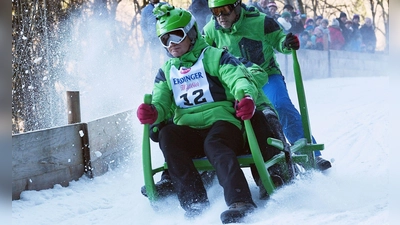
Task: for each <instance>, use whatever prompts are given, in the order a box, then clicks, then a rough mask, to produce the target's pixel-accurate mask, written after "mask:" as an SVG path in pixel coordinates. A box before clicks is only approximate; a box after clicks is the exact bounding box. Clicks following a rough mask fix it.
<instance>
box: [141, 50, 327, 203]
mask: <svg viewBox="0 0 400 225" xmlns="http://www.w3.org/2000/svg"><path fill="white" fill-rule="evenodd" d="M292 56H293V69H294V76H295V84H296V90H297V97H298V101H299V108H300V114H301V118H302V124H303V130H304V136H305V138H302V139H299V140H298V141H296V142H295V143H294V144H293V145H292V146H290V157H291V160H290V161H291V163H300V164H301V165H302V166H303V167H304V168H305V169H306V170H309V169H313V168H316V164H315V154H314V151H321V150H323V149H324V144H315V143H312V133H311V129H310V121H309V116H308V109H307V103H306V97H305V91H304V85H303V79H302V76H301V72H300V65H299V63H298V60H297V55H296V51H295V50H292ZM151 98H152V96H151V95H150V94H146V95H145V97H144V103H145V104H151ZM244 126H245V132H246V136H247V139H248V140H247V141H248V143H249V147H250V152H251V154H248V155H241V156H238V157H237V159H238V162H239V164H240V167H241V168H246V167H250V165H255V166H256V169H257V171H258V173H259V175H260V178H261V181H262V185H263V186H264V187H265V189H266V191H267V193H268V195H269V196H271V195H272V193H273V192H274V191H275V190H276V188H277V187H276V186H275V185H274V183H273V181H272V179H271V176H270V174H269V172H268V168H270V167H271V166H273V165H276V164H285V163H286V164H287V163H288V160H287V157H285V152H283V143H282V142H281V141H280V140H278V139H275V138H271V137H270V138H268V139H267V143H268V144H269V145H271V146H274V147H276V148H278V149H279V150H281V153H279V154H277V155H275V156H274V157H272V158H271V159H270V160H268V161H266V162H264V160H263V157H262V155H261V151H260V148H259V145H258V142H257V139H256V136H255V134H254V130H253V127H252V124H251V122H250V120H245V121H244ZM149 132H150V130H149V124H144V128H143V142H142V162H143V175H144V183H145V188H146V193H147V197H148V199H149V200H150V202H156V201H157V200H158V199H159V196H158V195H157V192H156V187H155V182H154V175H155V174H157V173H159V172H162V171H164V170H166V169H168V165H167V164H166V163H163V164H162V165H159V166H158V167H155V168H153V166H152V160H151V148H150V137H149V136H150V135H149ZM193 163H194V165H195V167H196V168H197V170H199V171H211V170H214V167H213V166H212V165H211V163H210V162H209V161H208V159H207V158H206V157H203V158H199V159H193ZM289 166H290V165H289ZM292 166H293V165H292ZM286 172H289V171H286ZM286 175H287V176H288V177H289V176H290V175H288V174H286Z"/></svg>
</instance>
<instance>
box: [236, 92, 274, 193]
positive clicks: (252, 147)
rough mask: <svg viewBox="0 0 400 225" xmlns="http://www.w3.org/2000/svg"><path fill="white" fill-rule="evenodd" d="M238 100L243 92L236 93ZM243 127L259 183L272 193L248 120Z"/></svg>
mask: <svg viewBox="0 0 400 225" xmlns="http://www.w3.org/2000/svg"><path fill="white" fill-rule="evenodd" d="M238 97H239V100H241V99H242V98H243V97H244V91H243V90H240V91H239V93H238ZM244 127H245V130H246V136H247V140H248V142H249V146H250V151H251V154H252V156H253V160H254V164H255V165H256V168H257V171H258V173H259V175H260V178H261V181H262V183H263V185H264V187H265V189H266V190H267V192H268V193H272V192H273V191H274V188H273V187H275V186H274V184H273V183H272V180H271V177H270V175H269V173H268V172H267V169H266V168H265V165H264V158H263V157H262V155H261V151H260V146H259V145H258V141H257V138H256V134H255V133H254V130H253V126H252V125H251V121H250V120H244Z"/></svg>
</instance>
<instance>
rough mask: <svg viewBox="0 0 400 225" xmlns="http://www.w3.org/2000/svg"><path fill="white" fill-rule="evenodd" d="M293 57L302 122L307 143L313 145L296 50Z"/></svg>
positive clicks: (293, 51)
mask: <svg viewBox="0 0 400 225" xmlns="http://www.w3.org/2000/svg"><path fill="white" fill-rule="evenodd" d="M292 56H293V72H294V79H295V82H296V91H297V98H298V101H299V108H300V114H301V122H302V124H303V132H304V137H305V138H306V139H307V143H309V144H312V134H311V127H310V119H309V116H308V110H307V102H306V94H305V91H304V84H303V78H302V76H301V70H300V64H299V61H298V59H297V53H296V50H294V49H293V50H292Z"/></svg>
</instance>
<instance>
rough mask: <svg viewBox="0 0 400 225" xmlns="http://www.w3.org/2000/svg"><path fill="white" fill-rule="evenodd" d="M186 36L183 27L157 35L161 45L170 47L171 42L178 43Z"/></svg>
mask: <svg viewBox="0 0 400 225" xmlns="http://www.w3.org/2000/svg"><path fill="white" fill-rule="evenodd" d="M185 38H186V32H185V31H184V30H183V28H178V29H175V30H172V31H170V32H168V33H165V34H163V35H161V36H160V37H159V39H160V42H161V44H162V46H164V47H165V48H169V47H171V43H174V44H180V43H181V42H182V41H183V40H185Z"/></svg>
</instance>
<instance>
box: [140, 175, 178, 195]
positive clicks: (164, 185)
mask: <svg viewBox="0 0 400 225" xmlns="http://www.w3.org/2000/svg"><path fill="white" fill-rule="evenodd" d="M140 191H141V192H142V194H143V195H144V196H146V197H147V192H146V187H145V186H143V187H142V188H141V189H140ZM156 192H157V194H158V197H161V198H163V197H167V196H169V195H172V194H175V189H174V186H173V185H172V180H171V177H170V176H169V173H168V170H164V171H163V173H162V175H161V179H160V181H158V182H157V183H156Z"/></svg>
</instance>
